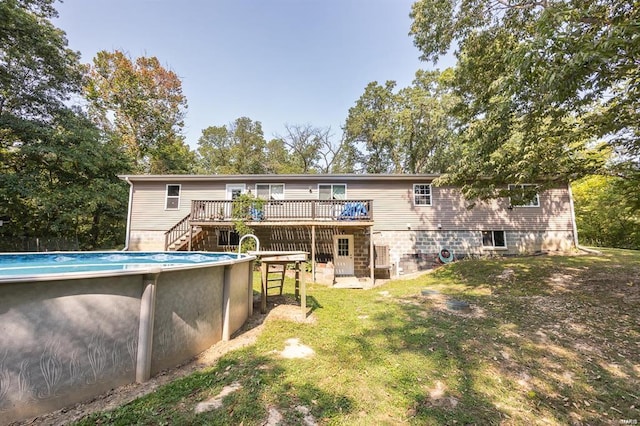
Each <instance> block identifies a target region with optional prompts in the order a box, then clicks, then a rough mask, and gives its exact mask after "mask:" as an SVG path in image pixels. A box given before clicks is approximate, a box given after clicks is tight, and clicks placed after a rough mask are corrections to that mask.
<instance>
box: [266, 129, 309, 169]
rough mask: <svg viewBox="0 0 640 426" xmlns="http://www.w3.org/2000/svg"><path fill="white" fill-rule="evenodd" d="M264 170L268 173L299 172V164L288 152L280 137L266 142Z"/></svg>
mask: <svg viewBox="0 0 640 426" xmlns="http://www.w3.org/2000/svg"><path fill="white" fill-rule="evenodd" d="M265 172H266V173H269V174H292V173H301V172H302V170H301V168H300V164H299V163H297V162H296V161H295V159H294V157H293V156H292V155H291V154H290V153H289V150H288V149H287V146H286V145H285V143H284V141H283V140H282V139H278V138H275V139H271V140H270V141H269V142H267V147H266V163H265Z"/></svg>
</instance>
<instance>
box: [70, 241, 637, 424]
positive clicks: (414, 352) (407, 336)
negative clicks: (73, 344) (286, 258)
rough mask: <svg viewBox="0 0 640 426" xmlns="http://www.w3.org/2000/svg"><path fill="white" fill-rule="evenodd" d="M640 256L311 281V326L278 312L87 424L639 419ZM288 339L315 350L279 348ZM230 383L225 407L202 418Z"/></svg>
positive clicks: (496, 262) (517, 261)
mask: <svg viewBox="0 0 640 426" xmlns="http://www.w3.org/2000/svg"><path fill="white" fill-rule="evenodd" d="M639 265H640V252H637V251H624V250H605V251H604V252H603V255H599V256H598V255H581V256H537V257H517V258H504V259H488V260H468V261H461V262H456V263H453V264H450V265H447V266H446V267H443V268H441V269H439V270H437V271H435V272H434V273H432V274H428V275H424V276H422V277H420V278H417V279H413V280H398V281H392V282H389V283H388V284H386V285H384V286H382V287H377V288H375V289H372V290H341V289H331V288H327V287H323V286H316V285H311V286H309V288H308V291H307V293H308V297H309V305H310V306H314V313H313V315H314V316H315V317H316V321H315V322H314V323H313V324H311V323H296V322H291V321H287V320H285V319H280V320H278V319H275V320H270V321H268V322H267V323H266V324H265V326H264V331H263V332H262V334H261V335H260V337H259V338H258V341H257V342H256V344H255V345H253V346H251V347H249V348H245V349H242V350H237V351H234V352H231V353H229V354H227V355H226V356H224V357H223V358H222V359H221V360H220V361H219V362H218V363H217V364H216V366H215V367H213V368H210V369H207V370H204V371H201V372H199V373H196V374H193V375H191V376H189V377H186V378H183V379H180V380H176V381H174V382H173V383H171V384H170V385H167V386H165V387H163V388H161V389H159V390H157V391H156V392H154V393H152V394H150V395H147V396H145V397H142V398H140V399H138V400H135V401H133V402H132V403H130V404H127V405H124V406H122V407H120V408H118V409H116V410H114V411H111V412H105V413H98V414H95V415H92V416H90V417H87V418H85V419H84V420H83V421H81V422H80V423H79V424H154V425H157V424H213V425H215V424H221V425H222V424H225V425H226V424H243V425H261V424H264V423H265V421H266V419H267V418H268V416H269V410H270V409H275V410H277V411H278V412H279V413H280V415H281V416H282V420H281V423H280V424H290V425H296V424H301V423H302V422H303V417H304V416H305V415H307V414H306V413H307V410H308V415H311V416H313V418H314V419H315V421H317V422H318V423H320V424H332V425H370V424H389V425H391V424H416V425H425V424H426V425H430V424H434V425H435V424H453V423H458V424H483V425H484V424H527V423H529V424H572V423H574V424H602V423H614V422H616V421H621V420H633V419H640V409H639V407H640V399H639V398H640V392H639V391H638V389H640V325H639V324H640V309H638V308H639V303H640V266H639ZM257 282H258V280H257V281H256V283H257ZM256 289H257V287H256ZM424 289H431V290H435V292H432V293H431V294H427V295H423V294H422V290H424ZM285 293H287V294H292V293H293V285H292V282H290V281H287V283H286V285H285ZM451 299H455V300H461V301H466V302H468V303H470V304H471V309H470V310H469V311H452V310H450V309H447V305H446V302H447V301H449V300H451ZM290 338H297V339H299V340H300V342H301V343H303V344H305V345H307V346H309V347H311V348H312V349H313V350H314V351H315V355H314V356H313V357H311V358H305V359H284V358H281V357H279V356H278V351H282V350H283V348H284V346H285V342H286V341H287V340H288V339H290ZM232 383H239V384H240V385H241V386H242V387H241V389H240V390H238V391H236V392H234V393H232V394H230V395H228V396H227V397H225V398H224V400H223V402H224V404H223V406H222V408H220V409H218V410H214V411H211V412H207V413H202V414H195V413H194V407H195V405H196V404H197V403H198V402H201V401H205V400H207V399H210V398H212V397H215V396H216V395H218V394H219V393H220V391H221V390H222V389H223V388H224V387H225V386H229V385H231V384H232Z"/></svg>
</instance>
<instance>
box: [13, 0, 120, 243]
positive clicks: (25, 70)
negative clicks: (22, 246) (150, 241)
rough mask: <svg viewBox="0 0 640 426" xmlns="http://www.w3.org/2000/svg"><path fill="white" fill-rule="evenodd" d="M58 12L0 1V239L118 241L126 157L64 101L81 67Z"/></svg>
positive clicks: (44, 5)
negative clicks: (54, 19) (56, 23)
mask: <svg viewBox="0 0 640 426" xmlns="http://www.w3.org/2000/svg"><path fill="white" fill-rule="evenodd" d="M55 16H57V14H56V11H55V9H54V8H53V1H47V0H31V1H27V0H23V1H17V0H8V1H3V2H0V20H1V21H2V26H1V28H0V52H2V53H1V54H0V199H2V200H3V202H2V203H1V204H0V216H2V217H9V218H10V220H9V221H8V222H7V223H5V224H3V226H2V227H1V228H0V233H1V239H2V243H3V246H4V248H5V249H10V248H12V247H11V243H12V241H17V240H18V239H20V238H22V237H43V238H47V237H61V238H69V239H77V240H78V241H79V243H80V246H81V248H113V247H115V246H117V245H118V244H121V242H122V241H123V239H124V223H125V220H124V219H125V215H126V202H127V187H126V185H125V184H123V183H122V182H120V181H119V180H118V178H117V174H118V173H123V172H127V171H129V170H130V163H129V162H128V161H127V159H126V158H125V157H123V155H122V154H121V152H120V150H119V148H118V147H117V146H115V145H114V144H113V142H112V141H111V140H110V139H106V138H103V137H102V135H101V134H100V132H99V131H98V129H96V127H95V126H94V125H92V123H91V122H90V121H89V120H88V119H87V118H86V117H85V116H84V115H83V114H82V113H81V112H79V111H77V110H75V109H71V108H69V107H68V106H67V105H66V104H65V102H67V101H68V99H69V98H70V96H71V95H73V94H77V93H79V91H80V81H81V66H80V64H79V62H78V56H77V54H76V53H75V52H73V51H71V50H69V49H68V48H67V41H66V39H65V37H64V33H63V32H62V31H61V30H59V29H58V28H56V27H54V26H53V25H52V24H51V22H50V21H49V19H50V18H52V17H55ZM13 248H14V249H15V248H19V247H13Z"/></svg>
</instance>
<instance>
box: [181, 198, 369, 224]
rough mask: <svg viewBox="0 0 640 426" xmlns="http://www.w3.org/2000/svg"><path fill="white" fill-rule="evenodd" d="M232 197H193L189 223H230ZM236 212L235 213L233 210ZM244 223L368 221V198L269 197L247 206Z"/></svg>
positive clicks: (231, 220) (231, 221) (231, 219)
mask: <svg viewBox="0 0 640 426" xmlns="http://www.w3.org/2000/svg"><path fill="white" fill-rule="evenodd" d="M233 213H234V208H233V201H226V200H194V201H192V203H191V217H190V221H191V223H192V224H198V225H204V224H207V223H211V222H229V223H233V222H234V220H235V218H234V217H233V215H234V214H233ZM236 214H237V213H236ZM240 219H242V220H244V221H245V222H247V224H251V225H256V224H260V223H264V222H268V223H270V224H275V223H277V222H281V223H283V224H287V225H292V224H295V225H300V224H302V223H306V224H316V225H317V224H319V223H322V222H342V223H346V222H372V221H373V201H372V200H277V201H276V200H272V201H265V202H263V204H262V205H259V204H256V207H250V208H248V209H247V211H246V213H245V217H243V218H240Z"/></svg>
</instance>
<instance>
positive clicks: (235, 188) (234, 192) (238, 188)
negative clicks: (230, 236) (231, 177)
mask: <svg viewBox="0 0 640 426" xmlns="http://www.w3.org/2000/svg"><path fill="white" fill-rule="evenodd" d="M244 192H245V185H244V183H229V184H227V195H226V197H225V198H226V199H227V200H229V201H233V200H235V199H236V198H238V196H240V195H242V194H244ZM231 213H232V209H231V203H229V204H228V205H227V208H226V209H225V212H224V217H225V218H230V217H231Z"/></svg>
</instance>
